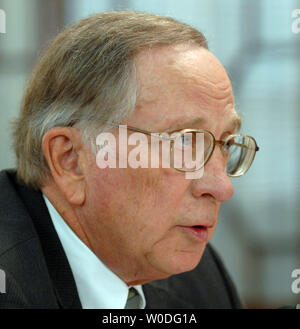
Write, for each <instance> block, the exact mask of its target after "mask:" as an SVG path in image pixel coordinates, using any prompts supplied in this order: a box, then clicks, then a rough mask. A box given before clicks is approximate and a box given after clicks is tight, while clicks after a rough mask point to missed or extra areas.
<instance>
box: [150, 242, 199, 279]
mask: <svg viewBox="0 0 300 329" xmlns="http://www.w3.org/2000/svg"><path fill="white" fill-rule="evenodd" d="M204 250H205V246H203V248H201V250H200V251H199V250H197V251H196V250H194V251H179V250H176V251H174V253H172V254H170V253H164V255H161V254H160V255H159V256H157V257H154V255H152V257H151V258H149V259H148V260H149V261H150V263H151V265H152V267H153V268H155V270H156V271H157V273H161V276H160V277H159V278H157V279H156V280H160V279H165V278H167V277H169V276H171V275H175V274H180V273H183V272H188V271H191V270H193V269H194V268H195V267H196V266H197V265H198V264H199V262H200V260H201V258H202V255H203V252H204Z"/></svg>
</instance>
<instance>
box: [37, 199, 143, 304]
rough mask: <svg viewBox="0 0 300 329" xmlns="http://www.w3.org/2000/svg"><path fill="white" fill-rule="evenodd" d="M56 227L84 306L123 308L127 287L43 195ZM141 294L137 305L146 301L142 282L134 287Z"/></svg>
mask: <svg viewBox="0 0 300 329" xmlns="http://www.w3.org/2000/svg"><path fill="white" fill-rule="evenodd" d="M43 197H44V200H45V202H46V205H47V208H48V211H49V213H50V217H51V219H52V222H53V224H54V227H55V230H56V232H57V234H58V237H59V239H60V241H61V243H62V246H63V248H64V251H65V253H66V256H67V258H68V261H69V264H70V266H71V270H72V273H73V276H74V279H75V282H76V286H77V291H78V295H79V298H80V302H81V305H82V307H83V308H89V309H90V308H94V309H124V308H125V304H126V301H127V297H128V290H129V287H128V286H127V284H126V283H125V282H124V281H122V280H121V279H120V278H119V277H118V276H117V275H116V274H114V273H113V272H112V271H111V270H110V269H109V268H108V267H107V266H106V265H105V264H103V263H102V262H101V260H100V259H99V258H98V257H97V256H96V255H95V254H94V253H93V252H92V251H91V250H90V249H89V248H88V247H87V246H86V244H84V243H83V242H82V241H81V240H80V239H79V238H78V237H77V235H76V234H75V233H74V232H73V231H72V229H71V228H70V227H69V226H68V225H67V223H66V222H65V221H64V219H63V218H62V217H61V216H60V214H59V213H58V212H57V210H56V209H55V208H54V206H53V205H52V203H51V202H50V201H49V200H48V199H47V197H46V196H45V195H43ZM134 288H136V290H137V291H138V293H139V295H140V296H141V303H140V307H139V308H141V309H142V308H145V306H146V301H145V296H144V293H143V290H142V286H141V285H137V286H134Z"/></svg>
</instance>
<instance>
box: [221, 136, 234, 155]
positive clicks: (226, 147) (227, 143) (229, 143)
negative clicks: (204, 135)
mask: <svg viewBox="0 0 300 329" xmlns="http://www.w3.org/2000/svg"><path fill="white" fill-rule="evenodd" d="M232 145H234V137H232V138H230V139H228V140H227V141H225V143H224V146H223V150H224V151H225V152H228V151H229V150H230V147H231V146H232Z"/></svg>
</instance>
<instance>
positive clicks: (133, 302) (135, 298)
mask: <svg viewBox="0 0 300 329" xmlns="http://www.w3.org/2000/svg"><path fill="white" fill-rule="evenodd" d="M140 305H141V297H140V295H139V293H138V292H137V291H136V289H135V288H133V287H131V288H129V291H128V297H127V302H126V305H125V309H139V308H140Z"/></svg>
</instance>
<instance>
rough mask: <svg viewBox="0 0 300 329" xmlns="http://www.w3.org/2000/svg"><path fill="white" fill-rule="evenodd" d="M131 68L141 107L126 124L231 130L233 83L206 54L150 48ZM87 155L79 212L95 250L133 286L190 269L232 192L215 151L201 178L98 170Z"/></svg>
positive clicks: (219, 135)
mask: <svg viewBox="0 0 300 329" xmlns="http://www.w3.org/2000/svg"><path fill="white" fill-rule="evenodd" d="M136 66H137V81H138V85H139V97H138V105H137V106H136V109H135V111H134V113H133V115H131V117H129V118H128V119H127V120H125V121H124V124H127V125H128V126H133V127H137V128H140V129H143V130H148V131H151V132H165V131H172V130H176V129H178V128H199V129H207V130H209V131H210V132H212V133H213V134H214V136H215V138H216V139H217V140H219V139H223V138H225V137H226V136H227V135H229V134H231V133H233V132H234V130H235V125H234V122H235V118H236V114H235V111H234V107H233V95H232V89H231V84H230V81H229V79H228V76H227V74H226V72H225V70H224V68H223V67H222V65H221V64H220V63H219V62H218V60H217V59H216V58H215V57H214V55H212V54H211V53H210V52H209V51H207V50H205V49H202V48H198V47H197V48H196V47H194V48H190V47H189V48H187V47H183V46H178V47H176V48H167V47H165V48H160V49H155V50H151V51H148V52H142V53H141V54H139V56H138V57H137V60H136ZM128 134H130V132H129V131H128ZM129 150H130V148H129ZM92 159H93V160H91V163H90V166H89V171H88V173H87V176H86V181H87V192H86V193H87V195H86V202H85V205H84V208H83V210H82V214H81V216H80V217H81V221H82V225H83V226H84V230H85V233H86V235H87V237H88V240H89V242H90V245H91V246H92V249H93V251H94V252H95V253H96V255H97V256H98V257H99V258H100V259H101V260H102V261H103V262H104V263H105V264H106V265H107V266H108V267H109V268H111V269H112V270H113V271H114V272H115V273H116V274H117V275H118V276H119V277H121V278H122V279H123V280H124V281H125V282H127V283H130V284H137V283H143V282H147V281H152V280H156V279H162V278H165V277H168V276H170V275H172V274H176V273H181V272H185V271H189V270H192V269H193V268H194V267H195V266H196V265H197V264H198V263H199V261H200V259H201V256H202V254H203V252H204V249H205V246H206V244H207V242H208V241H209V239H210V238H211V236H212V234H213V233H214V231H215V228H216V224H217V218H218V212H219V208H220V204H221V202H224V201H226V200H228V199H229V198H230V197H231V196H232V194H233V187H232V184H231V182H230V180H229V179H228V177H227V175H226V172H225V160H224V158H223V155H222V153H221V151H220V149H219V148H218V147H216V148H215V150H214V153H213V155H212V156H211V158H210V160H209V162H208V163H207V164H206V165H205V169H204V175H203V177H201V178H200V179H186V176H185V174H184V173H182V172H178V171H176V170H175V169H172V168H159V169H156V168H139V169H134V168H130V167H128V168H126V169H118V168H106V169H100V168H98V167H97V165H96V161H95V157H93V158H92ZM200 225H201V226H203V227H204V228H203V227H202V228H197V227H196V226H200Z"/></svg>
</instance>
